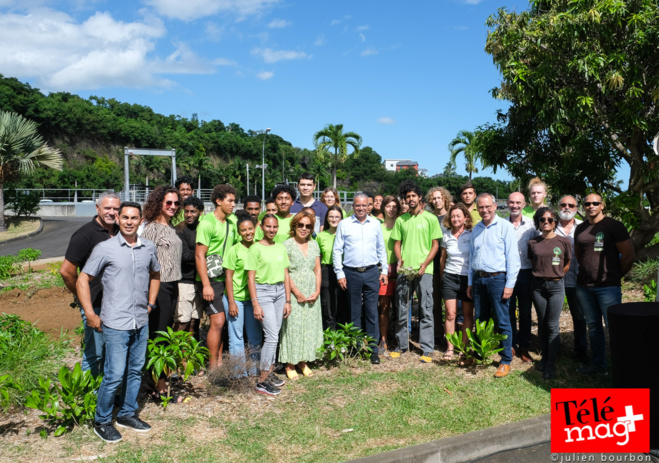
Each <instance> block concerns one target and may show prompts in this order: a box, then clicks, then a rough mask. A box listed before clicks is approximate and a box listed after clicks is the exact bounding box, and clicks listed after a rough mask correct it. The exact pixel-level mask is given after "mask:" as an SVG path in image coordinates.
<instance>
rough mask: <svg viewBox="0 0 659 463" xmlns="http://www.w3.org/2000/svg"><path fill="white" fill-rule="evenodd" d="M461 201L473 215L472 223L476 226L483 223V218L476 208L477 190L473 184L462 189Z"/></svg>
mask: <svg viewBox="0 0 659 463" xmlns="http://www.w3.org/2000/svg"><path fill="white" fill-rule="evenodd" d="M460 199H461V200H462V204H464V205H465V206H467V209H468V210H469V214H470V215H471V221H472V222H473V224H474V226H476V224H477V223H478V222H480V221H481V216H480V214H479V213H478V209H477V207H476V188H474V185H472V183H471V182H467V183H465V184H464V185H462V186H461V187H460Z"/></svg>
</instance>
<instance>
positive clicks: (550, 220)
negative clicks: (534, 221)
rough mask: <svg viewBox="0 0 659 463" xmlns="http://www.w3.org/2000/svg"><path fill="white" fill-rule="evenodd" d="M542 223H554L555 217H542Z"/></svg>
mask: <svg viewBox="0 0 659 463" xmlns="http://www.w3.org/2000/svg"><path fill="white" fill-rule="evenodd" d="M539 220H540V223H545V222H548V223H554V218H553V217H540V219H539Z"/></svg>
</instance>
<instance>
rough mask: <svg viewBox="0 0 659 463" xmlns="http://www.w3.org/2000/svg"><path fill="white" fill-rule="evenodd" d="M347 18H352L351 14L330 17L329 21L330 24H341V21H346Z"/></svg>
mask: <svg viewBox="0 0 659 463" xmlns="http://www.w3.org/2000/svg"><path fill="white" fill-rule="evenodd" d="M349 19H352V16H350V15H345V16H343V17H342V18H338V19H332V21H331V22H330V26H336V25H337V24H341V23H342V22H343V21H347V20H349Z"/></svg>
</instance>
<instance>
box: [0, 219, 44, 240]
mask: <svg viewBox="0 0 659 463" xmlns="http://www.w3.org/2000/svg"><path fill="white" fill-rule="evenodd" d="M5 222H6V225H7V231H5V232H2V233H0V243H2V242H3V241H7V240H10V239H12V238H16V237H18V236H23V235H27V234H28V233H32V232H35V231H37V229H38V228H39V224H40V223H41V221H40V220H39V219H38V218H35V217H30V218H25V217H22V218H14V217H5Z"/></svg>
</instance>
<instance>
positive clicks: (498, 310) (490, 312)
mask: <svg viewBox="0 0 659 463" xmlns="http://www.w3.org/2000/svg"><path fill="white" fill-rule="evenodd" d="M505 286H506V275H505V274H504V273H501V274H499V275H495V276H491V277H481V276H480V275H478V273H477V272H474V278H473V281H472V296H473V299H474V315H475V317H476V319H477V320H479V321H488V320H489V319H490V318H494V321H495V323H496V326H497V329H498V332H499V334H503V335H506V339H504V340H503V341H501V344H502V345H503V350H502V351H501V363H502V364H504V365H510V362H512V360H513V351H512V346H513V336H512V334H513V333H512V328H511V327H510V313H509V310H508V307H509V301H510V299H507V300H505V301H504V300H503V299H501V297H502V296H503V290H504V288H505Z"/></svg>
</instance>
